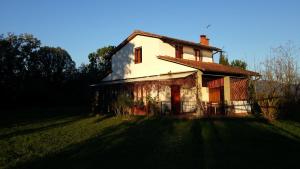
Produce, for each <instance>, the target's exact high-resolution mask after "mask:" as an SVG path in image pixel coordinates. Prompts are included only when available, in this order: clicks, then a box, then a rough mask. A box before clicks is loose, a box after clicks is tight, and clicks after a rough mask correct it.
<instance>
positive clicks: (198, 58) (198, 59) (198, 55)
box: [194, 49, 202, 61]
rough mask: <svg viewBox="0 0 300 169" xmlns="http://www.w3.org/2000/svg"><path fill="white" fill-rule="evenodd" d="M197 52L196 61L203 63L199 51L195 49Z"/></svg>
mask: <svg viewBox="0 0 300 169" xmlns="http://www.w3.org/2000/svg"><path fill="white" fill-rule="evenodd" d="M194 51H195V60H196V61H202V57H201V53H200V50H199V49H194Z"/></svg>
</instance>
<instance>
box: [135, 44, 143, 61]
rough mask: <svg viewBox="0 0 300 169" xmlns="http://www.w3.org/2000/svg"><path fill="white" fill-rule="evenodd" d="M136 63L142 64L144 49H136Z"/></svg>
mask: <svg viewBox="0 0 300 169" xmlns="http://www.w3.org/2000/svg"><path fill="white" fill-rule="evenodd" d="M134 63H135V64H137V63H142V48H141V47H139V48H135V49H134Z"/></svg>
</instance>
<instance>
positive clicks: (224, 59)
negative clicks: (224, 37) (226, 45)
mask: <svg viewBox="0 0 300 169" xmlns="http://www.w3.org/2000/svg"><path fill="white" fill-rule="evenodd" d="M219 64H222V65H226V66H228V65H229V61H228V57H227V56H226V55H224V54H222V55H221V56H220V59H219Z"/></svg>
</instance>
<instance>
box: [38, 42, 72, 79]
mask: <svg viewBox="0 0 300 169" xmlns="http://www.w3.org/2000/svg"><path fill="white" fill-rule="evenodd" d="M36 60H37V62H36V63H35V65H36V66H37V67H38V69H39V72H40V75H41V77H43V78H45V79H47V80H48V81H51V82H54V81H55V82H58V83H60V82H63V81H64V80H66V79H70V78H71V76H72V75H73V74H74V73H75V72H76V67H75V62H74V61H73V60H72V58H71V56H70V55H69V53H68V52H67V51H66V50H64V49H62V48H60V47H56V48H55V47H48V46H45V47H41V48H40V50H39V51H38V52H37V59H36Z"/></svg>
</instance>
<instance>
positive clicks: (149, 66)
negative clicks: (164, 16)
mask: <svg viewBox="0 0 300 169" xmlns="http://www.w3.org/2000/svg"><path fill="white" fill-rule="evenodd" d="M221 53H222V50H221V49H219V48H217V47H213V46H211V45H210V44H209V39H208V38H207V37H206V36H205V35H201V36H200V40H199V43H195V42H191V41H185V40H180V39H175V38H171V37H167V36H162V35H157V34H153V33H148V32H144V31H139V30H138V31H134V32H133V33H132V34H131V35H129V36H128V37H127V38H126V39H125V40H124V41H123V42H122V43H121V44H119V45H118V46H117V47H116V48H115V50H114V51H113V52H112V53H111V57H112V65H111V66H112V69H111V72H110V74H108V75H107V76H106V77H105V78H104V79H103V80H102V81H101V82H100V83H99V84H95V85H93V86H94V87H95V89H96V91H97V92H96V96H95V97H96V103H97V104H96V105H97V107H98V109H100V110H101V111H110V109H111V103H112V102H113V101H114V100H115V99H116V98H117V96H118V95H119V94H120V93H126V94H127V95H128V96H129V97H130V98H131V99H132V100H134V101H135V103H136V102H142V103H143V105H144V106H141V107H140V108H137V107H136V106H135V107H134V108H133V109H132V111H131V113H134V114H145V113H147V112H149V110H147V105H148V104H147V103H148V101H149V98H151V100H152V101H153V100H154V102H155V103H156V105H157V110H158V112H159V113H162V114H168V113H169V114H183V113H195V114H198V115H206V114H208V115H209V114H228V113H248V112H249V111H250V107H249V105H248V103H247V99H248V82H249V79H250V78H251V77H253V76H258V75H259V74H258V73H256V72H253V71H248V70H243V69H240V68H236V67H231V66H224V65H221V64H217V63H214V56H215V55H216V54H221ZM143 107H144V109H143Z"/></svg>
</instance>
